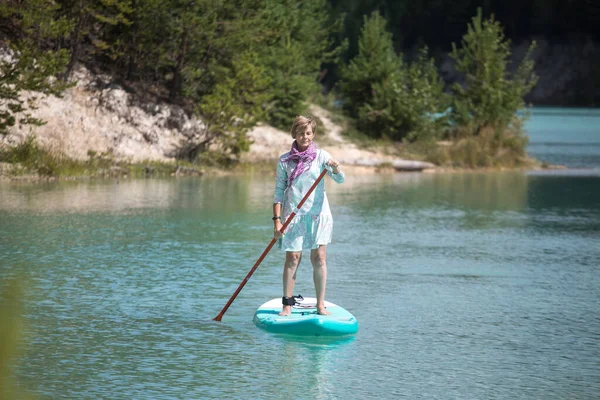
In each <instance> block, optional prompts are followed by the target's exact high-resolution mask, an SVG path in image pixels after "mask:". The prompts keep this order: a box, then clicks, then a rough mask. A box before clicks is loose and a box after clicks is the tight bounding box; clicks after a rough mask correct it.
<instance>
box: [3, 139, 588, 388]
mask: <svg viewBox="0 0 600 400" xmlns="http://www.w3.org/2000/svg"><path fill="white" fill-rule="evenodd" d="M533 143H534V145H535V142H533ZM567 146H568V143H567ZM586 152H587V149H586ZM586 154H587V153H586ZM583 167H584V168H590V167H591V168H594V167H593V166H589V165H587V164H585V165H583ZM273 182H274V176H262V175H248V176H245V177H211V178H207V177H203V178H185V179H170V180H158V179H156V180H132V181H120V182H116V181H103V182H75V183H74V182H70V183H69V182H67V183H47V184H36V185H28V184H0V278H2V280H6V279H7V278H8V277H14V276H18V277H20V278H21V280H22V281H23V282H24V284H25V288H26V290H25V299H24V300H25V316H24V320H25V322H26V325H25V326H26V328H25V329H26V335H25V336H24V337H23V338H22V340H23V346H24V353H23V354H22V356H21V358H20V360H19V361H20V362H19V365H18V368H17V370H16V373H15V375H16V378H17V379H18V381H19V382H20V384H21V386H22V387H24V388H27V389H28V390H30V391H31V392H33V393H35V394H38V395H39V396H40V398H48V399H63V398H64V399H80V398H81V399H83V398H85V399H87V398H111V399H121V398H122V399H130V398H135V399H175V398H177V399H179V398H182V399H183V398H185V399H208V398H211V399H213V398H214V399H222V398H241V399H259V398H260V399H289V398H294V399H337V398H350V399H363V398H372V397H378V398H411V399H412V398H473V399H487V398H502V399H532V398H543V399H565V398H569V399H593V398H598V395H599V393H600V314H599V312H598V310H599V309H600V246H599V245H598V243H599V239H600V180H599V178H598V177H596V176H593V175H589V174H588V175H585V174H584V175H573V176H561V175H560V174H557V175H543V174H541V175H540V174H527V173H518V172H505V173H465V174H413V173H409V174H395V175H375V176H348V179H347V182H345V183H344V184H343V185H335V184H333V183H332V182H328V196H329V199H330V202H331V204H332V211H333V213H334V219H335V228H334V243H332V244H331V246H330V247H329V249H328V255H329V258H328V266H329V283H328V296H327V299H328V300H330V301H332V302H334V303H337V304H340V305H342V306H344V307H345V308H347V309H348V310H349V311H351V312H352V313H353V314H354V315H355V316H356V317H357V318H358V320H359V321H360V330H359V332H358V334H357V335H356V336H354V337H353V338H350V339H348V340H342V341H330V340H329V341H327V340H325V341H324V340H317V339H306V338H293V337H285V336H277V335H273V334H269V333H266V332H264V331H262V330H260V329H258V328H257V327H256V326H254V324H253V323H252V317H253V314H254V311H255V309H256V308H257V307H258V306H259V305H260V304H262V303H264V302H265V301H267V300H269V299H271V298H274V297H279V296H280V290H281V289H280V285H281V269H282V262H283V254H282V253H280V252H278V251H276V250H273V251H272V252H271V253H270V254H269V255H268V256H267V258H266V259H265V261H264V262H263V263H262V264H261V266H260V267H259V268H258V270H257V271H256V273H255V274H254V276H253V277H252V278H251V279H250V281H249V282H248V283H247V285H246V286H245V288H244V289H243V290H242V292H241V293H240V295H239V296H238V298H237V299H236V301H235V302H234V303H233V305H232V306H231V308H230V309H229V311H228V312H227V313H226V314H225V316H224V318H223V321H222V322H214V321H212V318H214V317H215V316H216V315H217V314H218V313H219V311H220V310H221V308H222V307H223V306H224V305H225V303H226V302H227V300H228V299H229V297H230V296H231V294H232V293H233V291H234V290H235V289H236V288H237V286H238V284H239V283H240V282H241V280H242V279H243V278H244V276H245V275H246V273H247V272H248V271H249V270H250V268H251V267H252V265H253V264H254V262H255V261H256V259H257V258H258V256H259V255H260V254H261V252H262V251H263V250H264V249H265V247H266V246H267V244H268V243H269V240H270V234H271V220H270V216H271V206H270V202H271V199H272V190H273ZM307 258H308V257H305V259H304V260H303V263H302V265H301V267H300V268H301V269H300V271H299V276H298V283H297V289H298V290H297V291H296V292H297V293H301V294H303V295H305V296H312V295H313V292H312V290H313V288H312V276H311V267H310V265H309V264H308V262H307ZM0 290H1V289H0Z"/></svg>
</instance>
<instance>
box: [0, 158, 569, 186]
mask: <svg viewBox="0 0 600 400" xmlns="http://www.w3.org/2000/svg"><path fill="white" fill-rule="evenodd" d="M276 162H277V160H272V162H267V161H266V160H264V161H261V162H254V163H248V162H246V163H241V164H238V165H236V166H234V167H232V168H229V169H228V168H218V167H202V168H198V169H195V168H189V167H181V166H179V165H176V164H174V165H173V164H170V163H164V165H162V168H161V171H159V172H149V171H148V168H147V171H146V172H145V173H140V172H139V171H140V170H141V168H140V164H130V165H128V167H129V168H128V169H126V168H124V167H122V166H118V167H116V168H115V169H114V170H111V172H109V173H102V174H90V175H72V176H43V175H39V174H31V173H23V174H22V175H20V174H13V173H11V171H7V167H6V164H7V163H0V182H3V183H16V184H20V183H33V184H35V183H46V182H81V181H109V180H117V181H118V180H134V179H177V178H189V177H219V176H244V175H252V174H257V173H258V174H271V175H273V176H275V164H276ZM10 165H12V164H10ZM13 168H19V167H13ZM167 170H170V171H171V172H167ZM342 170H343V171H344V172H345V173H346V174H349V175H357V176H358V175H360V176H364V175H395V174H428V175H429V174H464V173H497V172H522V173H531V172H551V171H564V172H565V173H567V171H575V170H574V169H570V168H568V167H566V166H563V165H547V166H542V165H541V164H534V165H531V166H521V167H514V168H508V167H497V168H491V167H481V168H465V167H439V166H435V167H434V168H425V169H422V170H412V171H410V170H405V171H399V170H397V169H395V168H393V167H392V166H390V165H389V164H383V165H380V166H364V165H352V164H342ZM136 171H137V172H136Z"/></svg>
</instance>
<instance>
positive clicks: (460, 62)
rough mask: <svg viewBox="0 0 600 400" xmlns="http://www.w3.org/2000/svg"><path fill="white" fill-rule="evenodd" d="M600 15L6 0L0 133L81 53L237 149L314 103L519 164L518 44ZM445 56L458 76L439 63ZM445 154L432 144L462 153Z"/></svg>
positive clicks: (355, 4) (159, 0)
mask: <svg viewBox="0 0 600 400" xmlns="http://www.w3.org/2000/svg"><path fill="white" fill-rule="evenodd" d="M598 22H600V5H598V4H597V3H596V2H593V1H591V0H578V1H570V2H560V1H553V2H547V1H545V2H542V1H540V0H530V1H518V2H517V1H513V0H509V1H502V2H500V1H491V0H486V1H473V0H459V1H452V2H450V1H445V0H423V1H408V0H401V1H384V0H380V1H367V0H362V1H361V0H354V1H352V0H351V1H335V0H330V1H327V0H305V1H293V0H279V1H276V0H231V1H224V2H223V1H220V0H186V1H181V0H166V1H163V0H3V2H2V3H1V4H0V133H2V132H6V130H7V129H8V128H9V127H10V126H12V125H14V124H15V123H16V121H17V119H18V120H19V122H20V123H30V124H41V123H43V121H39V120H36V119H35V118H33V117H31V115H30V114H29V113H28V112H27V110H28V109H31V108H32V107H35V104H29V103H28V102H27V101H25V100H23V99H22V98H21V97H20V96H19V93H20V92H21V91H25V90H29V91H37V92H40V93H45V94H55V95H60V93H61V92H62V91H63V90H65V89H66V88H67V87H69V85H72V82H70V80H69V78H70V76H71V74H72V72H73V70H74V68H75V66H76V65H77V64H83V65H85V66H86V67H87V68H88V69H90V70H91V71H93V72H94V73H103V74H109V75H110V76H111V77H112V79H113V81H114V82H115V83H118V84H119V85H121V86H123V87H124V88H126V90H128V91H130V92H132V93H136V95H138V96H139V97H140V98H141V99H142V100H143V99H148V100H152V101H161V102H168V103H173V104H179V105H181V106H182V107H184V109H185V110H186V111H187V112H188V113H190V114H196V115H199V116H201V117H202V118H203V119H204V120H205V121H206V123H207V127H208V128H207V129H208V130H209V131H210V134H211V137H212V138H213V141H214V142H215V143H219V145H221V146H222V148H223V151H224V152H226V153H227V154H231V155H233V156H235V155H237V154H240V153H241V152H243V151H245V150H247V149H248V147H249V141H248V140H247V138H246V135H245V133H246V132H247V130H248V129H249V128H250V127H252V126H253V125H254V124H256V123H257V122H259V121H265V122H268V123H269V124H271V125H273V126H275V127H279V128H281V129H284V130H287V129H288V125H289V123H290V121H291V119H292V118H293V117H294V116H295V115H297V114H301V113H303V112H304V110H305V108H306V105H307V103H308V102H309V101H313V102H320V103H322V104H327V105H328V106H329V107H330V108H334V109H335V111H337V112H339V113H340V115H341V116H342V117H343V118H345V120H346V121H347V123H348V126H350V127H351V129H354V130H356V131H359V132H360V133H361V134H364V135H367V136H368V137H370V138H373V139H377V140H390V141H393V142H396V143H429V142H432V141H436V140H442V139H443V140H453V141H455V143H456V144H457V146H458V147H461V148H468V149H473V148H475V149H477V150H476V151H475V154H473V151H472V150H469V153H470V155H469V156H468V157H469V161H468V162H467V161H466V160H463V161H458V164H461V163H463V164H464V163H466V164H471V165H474V166H480V165H481V166H487V165H490V164H498V163H500V164H505V163H508V164H518V163H519V162H521V161H522V160H523V158H524V155H525V154H524V147H525V144H526V139H525V138H524V137H523V135H522V132H521V129H520V124H521V123H522V118H525V117H526V112H522V111H523V110H526V106H527V104H526V102H525V96H526V95H527V93H528V92H529V91H530V90H531V89H532V88H533V87H534V86H535V84H536V81H537V76H536V73H535V65H534V62H533V61H532V60H531V57H530V55H531V52H532V51H534V49H535V40H533V41H531V45H530V46H529V50H528V51H527V53H526V54H525V56H524V57H523V58H522V59H521V60H519V62H518V64H517V65H514V66H511V65H510V62H509V59H510V56H511V43H512V42H515V41H520V40H525V39H531V38H539V37H542V38H545V39H546V40H548V41H551V42H560V41H562V40H565V39H569V38H570V39H572V38H586V39H587V40H594V41H597V40H598V30H597V29H594V27H595V26H597V25H598ZM441 55H448V56H449V57H451V59H452V60H453V62H454V68H455V69H456V71H457V72H458V73H460V74H461V76H462V79H461V80H460V82H445V81H444V79H443V78H442V76H441V75H440V74H439V71H438V64H439V61H440V57H441ZM459 142H460V143H459ZM455 147H456V146H455ZM507 150H508V151H507ZM458 153H460V152H457V154H458ZM508 153H510V154H512V156H510V157H506V154H508ZM499 154H502V158H503V160H500V159H499V156H498V155H499ZM440 157H441V156H440V154H437V155H435V154H429V155H428V156H427V158H430V159H433V161H437V162H440V163H444V162H446V163H447V162H449V161H448V158H450V162H453V163H455V161H456V160H454V159H455V158H456V157H457V155H456V154H454V155H453V154H449V153H447V154H444V155H443V157H442V159H440Z"/></svg>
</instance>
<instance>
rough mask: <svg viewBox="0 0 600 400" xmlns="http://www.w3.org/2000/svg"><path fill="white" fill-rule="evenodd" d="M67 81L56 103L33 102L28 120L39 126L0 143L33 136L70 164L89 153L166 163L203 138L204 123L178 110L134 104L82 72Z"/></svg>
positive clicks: (20, 129)
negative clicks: (41, 122) (38, 121)
mask: <svg viewBox="0 0 600 400" xmlns="http://www.w3.org/2000/svg"><path fill="white" fill-rule="evenodd" d="M72 80H73V81H75V82H76V85H75V86H74V87H72V88H70V89H67V90H66V91H65V92H64V95H63V96H62V97H61V98H58V97H55V96H40V97H39V100H38V101H37V107H38V108H37V110H33V112H32V114H33V116H34V117H36V118H40V119H42V120H44V121H46V124H45V125H43V126H40V127H34V126H28V125H18V124H17V125H16V126H14V127H12V128H10V130H9V134H8V135H7V136H6V137H4V138H0V140H1V141H3V142H4V143H6V144H16V143H18V142H20V141H22V140H23V139H24V138H26V137H27V136H28V135H30V134H32V133H33V134H34V135H35V136H36V138H37V140H38V142H39V143H40V144H42V145H44V146H47V147H49V148H52V149H56V150H59V151H61V152H63V153H65V154H66V155H68V156H70V157H72V158H76V159H86V158H88V157H89V154H90V152H95V153H96V154H102V153H105V154H110V155H111V156H112V157H114V158H115V159H121V160H130V161H142V160H154V161H169V160H173V159H175V158H176V157H180V156H182V155H185V154H187V153H189V152H190V151H193V149H194V148H196V147H198V146H199V145H201V144H202V143H203V142H204V141H205V140H206V138H207V131H206V125H205V124H204V122H203V121H202V120H200V119H198V118H195V117H191V118H190V117H188V115H186V113H185V112H184V110H183V109H182V108H181V107H179V106H176V105H170V104H158V103H140V102H138V101H137V100H136V99H135V98H134V96H133V95H131V94H130V93H128V92H126V91H125V90H123V88H121V87H120V86H118V85H114V84H110V83H109V80H108V78H106V77H102V76H94V75H92V74H91V73H90V72H89V71H88V70H86V69H85V68H84V67H79V68H78V69H77V70H76V71H75V73H74V74H73V77H72ZM24 95H26V94H24Z"/></svg>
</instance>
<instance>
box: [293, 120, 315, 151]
mask: <svg viewBox="0 0 600 400" xmlns="http://www.w3.org/2000/svg"><path fill="white" fill-rule="evenodd" d="M314 137H315V135H314V134H313V131H312V127H311V126H310V125H307V126H306V128H304V131H301V132H299V133H297V134H296V143H298V150H300V151H304V150H306V149H307V148H308V146H310V144H311V143H312V141H313V139H314Z"/></svg>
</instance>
